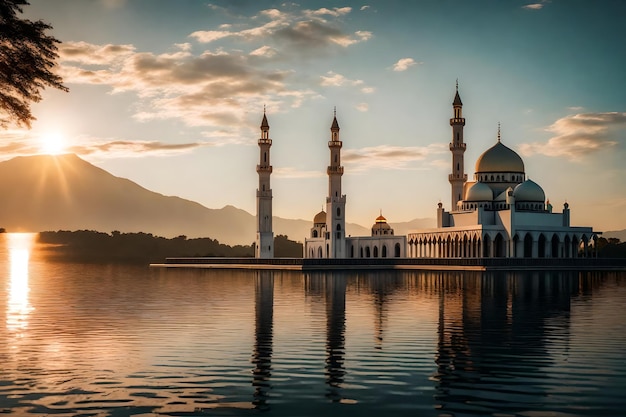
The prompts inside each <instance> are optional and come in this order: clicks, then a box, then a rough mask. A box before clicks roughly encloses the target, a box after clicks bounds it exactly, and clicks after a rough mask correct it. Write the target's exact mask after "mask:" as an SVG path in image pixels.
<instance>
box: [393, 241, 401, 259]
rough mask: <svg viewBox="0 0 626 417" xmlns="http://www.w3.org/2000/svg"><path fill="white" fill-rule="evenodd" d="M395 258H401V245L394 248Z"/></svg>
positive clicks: (397, 244)
mask: <svg viewBox="0 0 626 417" xmlns="http://www.w3.org/2000/svg"><path fill="white" fill-rule="evenodd" d="M393 256H395V257H396V258H399V257H400V244H399V243H396V245H395V246H394V248H393Z"/></svg>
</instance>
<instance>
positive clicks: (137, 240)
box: [38, 230, 302, 263]
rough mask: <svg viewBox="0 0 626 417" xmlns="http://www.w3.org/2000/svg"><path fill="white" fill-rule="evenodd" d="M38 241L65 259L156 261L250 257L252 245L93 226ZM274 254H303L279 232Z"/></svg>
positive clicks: (47, 234) (48, 252) (51, 254)
mask: <svg viewBox="0 0 626 417" xmlns="http://www.w3.org/2000/svg"><path fill="white" fill-rule="evenodd" d="M38 240H39V243H43V244H49V246H47V247H45V249H44V254H45V256H47V257H48V258H50V259H53V260H59V261H68V262H107V263H108V262H114V263H159V262H163V261H165V258H167V257H192V256H193V257H195V256H202V257H211V256H218V257H252V256H254V246H253V244H251V245H236V246H229V245H225V244H223V243H220V242H219V241H217V240H215V239H210V238H194V239H187V237H186V236H184V235H181V236H178V237H175V238H171V239H168V238H164V237H160V236H154V235H152V234H151V233H141V232H140V233H121V232H118V231H114V232H112V233H111V234H108V233H104V232H97V231H93V230H79V231H65V230H60V231H57V232H50V231H48V232H41V233H39V237H38ZM274 248H275V256H276V257H291V258H300V257H302V244H301V243H298V242H294V241H292V240H289V239H288V238H287V236H283V235H278V236H276V237H275V239H274Z"/></svg>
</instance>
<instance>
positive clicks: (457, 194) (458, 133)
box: [448, 78, 467, 210]
mask: <svg viewBox="0 0 626 417" xmlns="http://www.w3.org/2000/svg"><path fill="white" fill-rule="evenodd" d="M452 110H453V113H454V117H453V118H451V119H450V126H452V142H450V152H452V173H451V174H450V175H448V180H449V181H450V185H451V186H452V199H451V205H452V207H451V208H450V210H456V208H457V203H458V202H459V201H461V200H462V199H463V189H464V187H465V183H466V182H467V174H465V167H464V164H463V154H464V153H465V148H466V145H465V142H464V141H463V127H464V126H465V118H464V117H463V102H462V101H461V96H460V95H459V80H458V78H457V80H456V92H455V94H454V100H453V101H452Z"/></svg>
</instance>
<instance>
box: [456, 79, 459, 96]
mask: <svg viewBox="0 0 626 417" xmlns="http://www.w3.org/2000/svg"><path fill="white" fill-rule="evenodd" d="M456 91H457V93H458V92H459V79H458V78H457V79H456Z"/></svg>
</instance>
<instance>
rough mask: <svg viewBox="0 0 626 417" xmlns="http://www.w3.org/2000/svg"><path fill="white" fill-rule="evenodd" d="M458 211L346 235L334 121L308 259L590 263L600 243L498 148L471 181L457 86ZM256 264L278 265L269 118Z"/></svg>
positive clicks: (454, 186)
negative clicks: (411, 225)
mask: <svg viewBox="0 0 626 417" xmlns="http://www.w3.org/2000/svg"><path fill="white" fill-rule="evenodd" d="M452 108H453V116H454V117H452V118H451V119H450V125H451V127H452V142H450V151H451V153H452V173H451V174H450V175H449V176H448V179H449V181H450V184H451V194H452V199H451V210H450V211H446V210H445V209H444V208H443V204H442V203H439V205H438V208H437V227H436V228H433V229H424V230H416V231H414V232H411V233H409V234H408V236H398V235H395V234H394V230H393V229H392V228H391V226H390V225H389V224H388V223H387V220H386V219H385V217H383V216H382V213H381V215H380V216H379V217H378V218H377V219H376V222H375V223H374V225H373V226H372V233H371V235H370V236H359V237H352V236H346V234H345V230H346V228H345V223H346V221H345V208H346V195H345V194H342V189H341V177H342V176H343V172H344V168H343V166H341V148H342V146H343V143H342V141H341V140H340V138H339V130H340V129H339V123H338V122H337V115H336V113H335V115H334V118H333V122H332V125H331V128H330V131H331V135H330V141H329V142H328V148H329V150H330V165H329V166H328V168H327V170H326V172H327V174H328V196H327V197H326V207H325V208H326V210H325V211H324V210H322V211H321V212H319V213H317V214H316V215H315V218H314V219H313V227H312V228H311V232H310V235H309V237H308V238H306V239H305V242H304V254H303V255H304V258H327V259H328V258H404V257H409V258H576V257H586V256H590V254H591V250H590V245H589V243H590V242H591V241H592V240H594V239H595V238H596V233H595V232H594V231H593V230H592V228H591V227H573V226H570V210H569V206H568V204H567V203H565V204H564V205H563V211H562V212H561V213H557V212H554V211H553V207H552V205H551V204H550V202H549V201H546V197H545V193H544V191H543V189H542V188H541V187H540V186H539V185H538V184H537V183H535V182H533V181H531V180H530V179H526V173H525V169H524V162H523V161H522V159H521V158H520V156H519V155H518V154H517V153H516V152H515V151H513V150H512V149H510V148H508V147H507V146H506V145H504V144H503V143H502V140H501V136H500V128H498V136H497V142H496V144H495V145H494V146H492V147H491V148H489V149H487V150H486V151H485V152H484V153H483V154H482V155H481V156H480V157H479V158H478V160H477V162H476V169H475V173H474V180H473V181H468V177H467V174H466V173H465V167H464V160H463V154H464V153H465V149H466V144H465V142H464V140H463V127H464V126H465V118H463V103H462V102H461V97H460V95H459V90H458V84H457V88H456V94H455V97H454V101H453V103H452ZM258 144H259V147H260V162H259V165H257V172H258V173H259V189H257V241H256V257H257V258H272V257H273V253H274V252H273V233H272V190H271V188H270V174H271V172H272V166H271V165H270V164H269V160H270V159H269V153H270V152H269V149H270V146H271V144H272V141H271V139H269V125H268V123H267V118H266V116H265V113H264V114H263V121H262V123H261V138H260V139H259V143H258Z"/></svg>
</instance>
